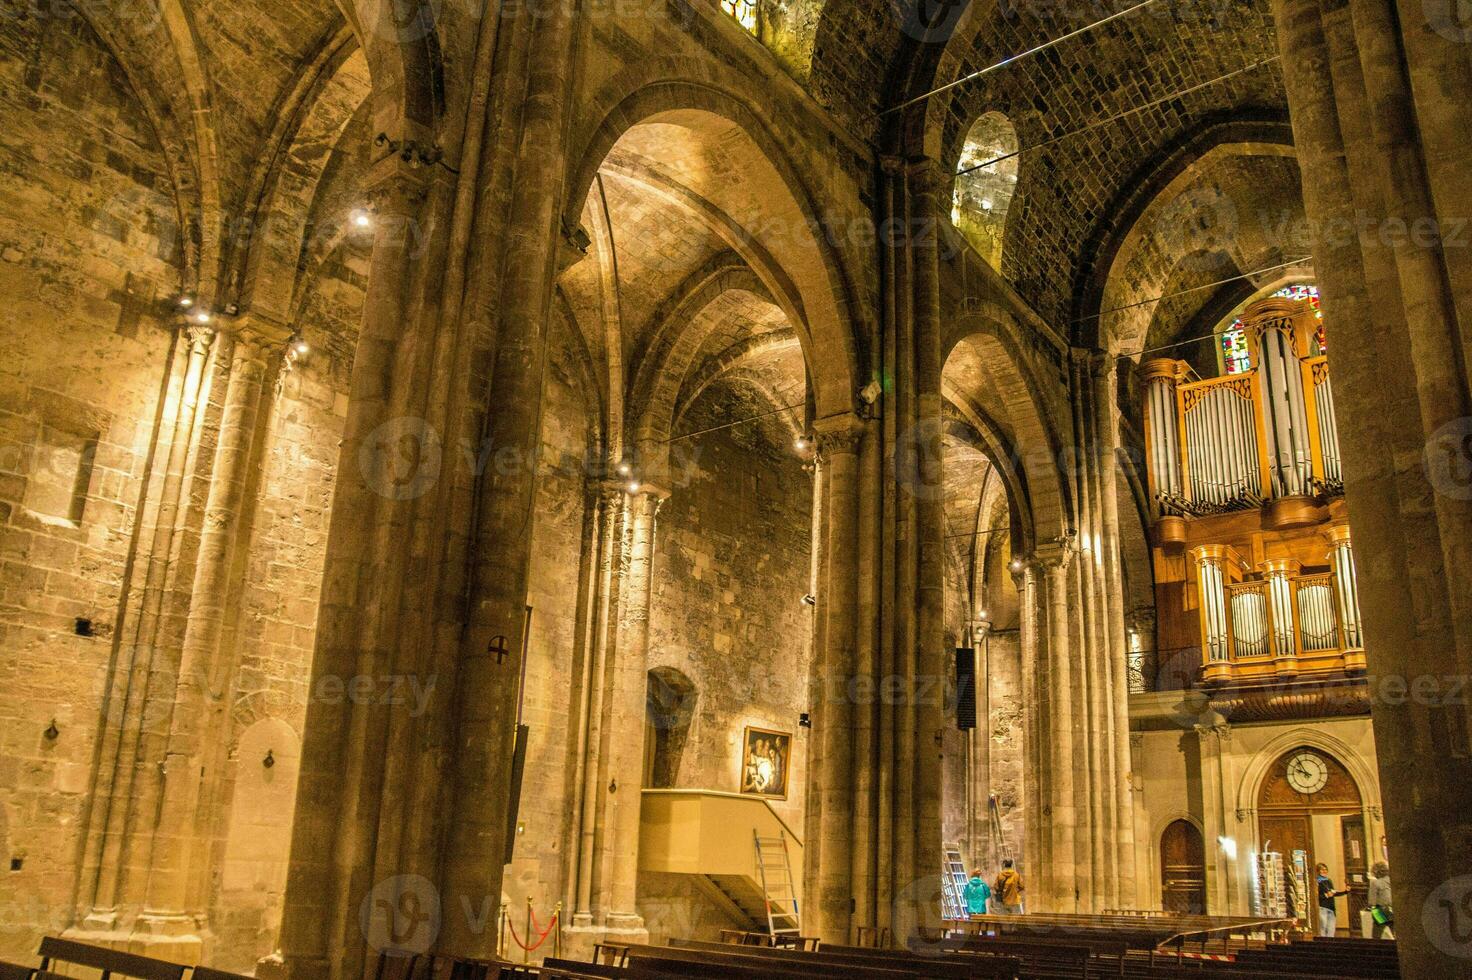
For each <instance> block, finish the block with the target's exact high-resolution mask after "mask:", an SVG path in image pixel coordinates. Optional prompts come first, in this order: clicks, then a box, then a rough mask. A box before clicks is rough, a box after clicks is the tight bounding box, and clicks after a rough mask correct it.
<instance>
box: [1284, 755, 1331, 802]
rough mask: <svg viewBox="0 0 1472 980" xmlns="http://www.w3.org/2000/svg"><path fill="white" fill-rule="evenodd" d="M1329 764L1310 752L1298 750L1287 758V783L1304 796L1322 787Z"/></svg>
mask: <svg viewBox="0 0 1472 980" xmlns="http://www.w3.org/2000/svg"><path fill="white" fill-rule="evenodd" d="M1328 781H1329V766H1328V765H1327V764H1326V763H1325V762H1324V760H1323V759H1321V758H1319V757H1318V756H1317V755H1315V754H1314V753H1312V752H1300V753H1298V754H1297V755H1295V756H1293V757H1292V758H1290V759H1289V760H1288V785H1289V786H1291V787H1293V789H1294V790H1296V791H1297V792H1299V793H1302V794H1304V795H1305V796H1311V795H1312V794H1314V793H1317V792H1318V791H1319V790H1321V789H1323V788H1324V784H1325V783H1327V782H1328Z"/></svg>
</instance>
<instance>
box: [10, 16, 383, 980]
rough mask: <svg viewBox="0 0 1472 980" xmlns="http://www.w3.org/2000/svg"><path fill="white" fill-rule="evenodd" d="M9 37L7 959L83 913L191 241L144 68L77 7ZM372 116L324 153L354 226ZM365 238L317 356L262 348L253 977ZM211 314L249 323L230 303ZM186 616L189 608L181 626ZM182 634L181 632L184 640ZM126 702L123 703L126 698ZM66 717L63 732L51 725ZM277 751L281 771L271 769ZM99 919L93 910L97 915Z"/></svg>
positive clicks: (249, 585)
mask: <svg viewBox="0 0 1472 980" xmlns="http://www.w3.org/2000/svg"><path fill="white" fill-rule="evenodd" d="M47 11H48V16H46V17H42V18H34V19H33V18H30V17H25V16H16V17H12V18H7V19H6V20H5V24H4V29H3V30H0V106H3V111H4V114H5V117H6V119H7V129H6V133H7V134H8V135H6V136H3V137H0V140H3V143H4V145H3V148H0V153H3V155H4V157H5V159H6V161H7V164H6V169H5V173H4V175H3V177H0V279H3V282H4V288H5V293H6V296H7V297H8V300H9V301H8V303H7V304H6V308H5V310H4V311H3V312H0V332H3V337H4V339H3V346H4V348H5V349H6V351H7V353H8V356H7V357H6V358H5V361H4V364H3V365H0V392H3V394H0V446H3V455H0V542H3V543H0V550H3V565H0V589H3V595H4V599H3V604H0V678H3V683H0V745H3V751H0V756H3V757H4V759H5V762H4V763H0V800H3V803H0V859H3V860H4V861H5V862H6V867H8V868H10V869H13V870H9V871H6V872H4V873H5V874H6V875H7V880H6V882H5V885H6V887H4V888H3V889H0V957H7V958H14V959H22V960H24V958H26V957H28V956H29V955H30V954H31V953H33V952H34V950H35V946H36V942H37V940H38V938H39V936H40V935H42V934H47V933H49V934H56V933H59V932H61V931H62V930H64V929H66V928H67V927H69V926H71V925H72V924H73V905H74V903H75V902H76V901H77V900H78V893H77V885H78V879H77V874H78V871H77V864H76V862H77V857H78V854H79V853H80V852H81V837H82V833H83V831H84V828H85V826H86V819H87V815H88V812H89V802H90V800H89V794H90V791H91V789H92V779H93V766H94V756H95V752H96V741H95V740H96V738H97V736H98V733H99V731H100V730H101V728H102V726H103V724H104V723H116V722H117V719H116V718H112V717H111V716H110V713H105V712H104V697H105V695H106V694H107V692H108V691H109V690H111V691H112V692H113V693H114V694H117V693H119V692H120V691H121V690H122V686H123V683H124V674H123V671H124V670H125V669H126V664H127V662H128V661H127V658H128V657H129V656H131V654H130V652H129V651H130V649H131V647H130V637H131V635H132V634H131V630H132V628H133V626H134V624H135V623H136V622H137V616H138V607H137V593H138V590H139V588H140V587H141V585H142V582H143V577H144V570H143V569H144V562H143V561H142V560H141V559H140V557H139V556H140V554H141V549H144V548H146V547H147V546H148V544H149V539H150V537H151V531H152V528H151V523H152V521H153V518H152V517H147V518H144V519H143V520H141V521H140V517H139V514H140V513H145V514H146V513H150V512H151V509H152V508H156V506H157V501H158V499H159V495H160V493H161V492H162V491H161V484H162V482H163V478H162V473H161V464H162V458H163V455H164V454H165V453H166V450H167V436H166V433H168V432H169V431H170V428H171V426H172V424H173V419H174V418H175V416H176V415H177V413H178V411H179V401H180V395H181V386H182V380H181V372H180V370H179V367H180V365H181V364H182V363H183V360H184V353H183V348H182V346H180V345H179V344H178V343H176V336H182V335H181V334H176V332H175V328H176V326H177V325H178V323H179V322H180V315H179V310H178V307H177V305H176V302H175V301H176V299H177V297H178V293H179V288H180V286H179V283H180V280H181V278H182V272H181V269H180V267H179V264H180V262H181V258H180V256H181V250H182V245H183V242H182V241H181V238H180V232H179V229H178V227H177V224H176V211H175V204H174V199H173V195H172V185H171V177H170V172H169V170H168V168H167V166H166V165H165V161H164V156H163V152H162V150H161V148H160V146H159V145H158V143H157V141H156V139H155V136H154V130H153V128H152V124H151V122H150V120H149V117H148V114H147V113H146V111H145V110H144V108H143V106H142V104H141V102H140V101H139V100H138V99H137V98H136V97H135V96H134V93H133V91H132V89H131V88H130V84H129V81H128V78H127V76H126V75H125V74H124V72H123V71H122V69H121V68H120V67H119V66H118V65H117V63H116V62H115V61H113V59H112V57H111V56H110V55H109V54H108V52H107V49H106V48H105V46H104V45H103V44H102V43H101V42H100V41H99V40H98V39H97V37H96V36H95V35H94V34H93V33H92V32H91V30H90V29H89V28H88V27H87V26H86V25H85V23H84V22H83V21H82V20H81V19H80V18H79V17H76V16H73V15H71V14H70V13H69V11H70V8H68V7H66V6H64V5H62V6H55V5H53V6H51V7H48V8H47ZM365 129H366V124H360V125H358V126H357V127H355V128H352V129H350V130H349V132H348V134H347V135H346V136H345V137H344V138H343V142H342V144H341V145H340V146H341V147H345V148H346V149H341V148H340V149H337V150H334V149H333V148H332V147H330V146H329V147H325V148H323V152H324V153H325V154H326V155H327V157H328V160H327V163H326V173H327V176H326V178H325V180H324V189H323V191H322V193H321V194H320V195H319V197H318V202H319V207H324V208H326V209H328V210H329V211H331V212H334V213H332V214H327V215H324V216H322V217H324V218H326V219H335V221H336V223H337V224H338V225H339V226H341V225H343V224H344V223H345V213H343V214H337V213H335V212H340V211H343V209H344V208H345V207H347V206H349V202H351V201H352V200H353V199H354V197H355V195H356V187H357V183H358V179H359V174H360V171H361V162H362V161H361V156H362V151H363V150H366V148H367V146H368V134H366V132H365ZM364 244H365V243H364V242H363V241H361V240H356V239H354V238H353V237H352V236H347V237H345V238H344V239H343V240H341V241H339V242H336V243H335V244H333V245H332V246H331V247H329V248H326V249H323V250H322V253H321V254H318V255H315V256H313V257H312V261H311V263H310V264H309V270H310V271H309V272H308V274H307V275H306V276H304V277H303V285H302V287H301V294H300V296H299V300H300V302H299V304H298V306H297V309H298V314H299V320H298V322H297V323H296V325H295V326H296V327H297V328H298V329H299V331H300V337H301V339H302V340H303V341H305V342H306V344H307V345H308V347H309V349H310V350H309V352H308V353H306V354H304V355H301V356H299V357H295V358H294V359H293V363H292V366H291V367H290V368H289V369H287V370H285V371H278V367H279V365H280V364H281V363H282V358H281V354H282V351H283V348H282V347H281V346H279V345H278V346H277V347H275V348H274V349H273V350H271V351H270V352H268V368H267V373H266V386H267V392H266V395H265V397H264V399H263V404H262V408H261V412H260V415H259V417H258V421H257V428H256V436H255V442H256V446H257V450H256V465H253V466H252V468H251V472H250V476H249V487H248V493H249V495H250V499H251V500H252V501H254V504H253V506H251V507H249V508H247V510H248V513H247V514H246V515H244V517H243V523H242V533H241V539H240V540H241V541H242V542H243V543H242V546H241V548H240V549H239V552H238V553H237V555H236V558H235V567H234V573H233V581H234V582H235V585H234V586H233V587H232V594H231V595H230V597H229V600H228V602H227V607H228V608H229V609H230V610H231V611H230V612H229V613H227V615H226V622H225V627H224V634H223V638H222V641H221V642H222V647H223V648H224V649H225V650H226V651H227V653H226V658H225V659H226V660H227V661H228V662H230V663H231V664H232V665H234V666H233V669H232V670H231V672H230V674H228V675H227V676H226V677H225V678H223V681H224V682H225V683H226V684H227V685H233V687H232V688H230V689H228V690H227V694H226V698H225V701H224V704H225V706H226V710H227V715H228V718H227V720H226V721H225V723H224V728H223V730H222V733H223V739H222V741H221V743H220V745H219V746H218V747H217V749H216V751H215V755H214V757H213V761H212V762H211V763H210V764H209V767H208V768H209V771H208V772H207V778H206V780H205V781H204V783H203V792H204V795H203V797H202V800H203V809H202V813H203V814H204V820H205V826H202V827H201V828H199V830H200V833H201V837H202V839H203V841H204V848H205V850H206V852H207V853H208V855H209V860H208V862H206V863H207V866H201V867H198V868H197V869H195V871H194V872H193V874H194V875H195V877H196V878H197V879H198V880H199V881H200V882H201V883H202V884H201V887H202V888H203V890H204V891H205V892H206V893H208V894H209V895H210V896H211V897H210V900H209V908H210V923H209V926H210V930H211V935H210V936H209V937H207V940H206V942H207V945H208V944H210V943H213V944H214V945H215V946H216V947H217V948H218V950H219V955H218V957H217V958H216V959H215V962H216V965H219V966H223V967H225V968H229V969H247V968H249V967H251V966H252V965H253V964H254V962H255V960H256V959H257V958H259V956H261V955H263V954H265V953H267V952H269V951H270V950H271V949H272V948H273V947H274V943H275V938H276V928H277V924H278V922H279V916H280V904H281V897H282V896H281V892H282V888H283V886H284V880H285V861H286V852H285V843H286V841H287V840H289V828H290V825H291V816H292V804H293V801H294V799H295V791H296V779H295V771H296V770H295V759H296V756H297V754H298V745H299V742H300V736H301V728H302V722H303V718H304V715H305V708H306V703H307V698H308V690H307V676H308V669H309V662H310V657H311V651H312V646H313V630H314V626H315V619H316V613H317V590H318V587H319V585H320V579H321V569H322V558H323V551H324V549H325V538H326V522H327V517H328V514H329V511H330V506H331V492H332V487H333V481H334V475H335V471H336V465H337V457H338V440H339V439H340V437H341V433H342V419H343V417H344V416H345V414H346V400H347V390H348V380H349V377H350V373H351V369H352V357H353V350H354V347H355V345H356V335H357V322H358V317H359V313H360V310H361V306H362V297H363V289H364V284H365V278H366V272H367V268H366V260H367V255H366V250H365V248H364ZM212 326H215V327H218V328H220V330H222V331H226V330H230V329H231V324H230V322H229V320H228V318H226V319H224V320H216V322H215V323H214V324H212ZM225 350H227V348H226V347H225V346H224V345H223V344H222V343H221V342H220V341H216V343H215V346H214V348H213V349H212V351H211V353H210V354H208V355H207V361H206V365H207V370H206V374H207V375H210V376H212V380H210V381H208V382H207V386H206V387H205V389H204V390H203V391H202V396H201V397H202V400H203V402H204V406H205V407H204V410H203V412H202V413H201V416H200V419H199V422H198V424H197V425H196V427H195V428H194V429H193V430H192V432H191V435H190V438H191V440H192V442H191V444H192V445H193V446H194V449H193V451H192V455H191V457H190V463H191V465H192V466H193V467H194V470H193V472H194V473H196V474H197V476H196V477H195V478H193V479H192V480H191V479H190V478H188V477H187V476H186V479H185V492H184V494H183V496H182V498H181V500H182V502H183V504H184V506H185V508H186V511H185V515H186V516H185V517H184V518H183V519H182V524H181V526H182V527H183V528H184V531H185V533H184V534H183V535H182V536H180V537H178V538H176V543H175V545H174V548H175V554H176V555H177V556H178V559H177V560H178V562H179V564H178V566H177V567H178V569H179V572H178V574H179V576H181V578H180V582H181V583H183V584H186V585H187V582H188V581H189V579H188V578H187V577H184V576H188V575H189V567H190V566H189V564H188V562H189V561H190V560H191V559H192V556H193V554H194V550H193V549H194V547H195V544H194V542H195V540H196V538H195V535H196V534H197V528H198V527H199V514H200V508H202V507H203V505H204V502H205V498H206V492H207V485H208V479H209V474H210V472H211V470H212V464H211V460H210V454H211V453H212V451H213V448H214V446H215V444H216V427H217V425H218V420H219V413H220V410H221V399H222V398H223V397H224V395H223V392H224V390H225V388H226V385H227V383H228V379H229V369H230V365H229V363H228V360H227V359H226V357H225V356H224V351H225ZM173 622H174V623H175V624H176V626H177V625H178V624H179V623H180V622H181V621H180V620H177V619H176V620H174V621H173ZM174 629H175V627H166V633H165V634H164V635H166V636H167V635H174V633H173V632H172V631H173V630H174ZM114 703H116V702H114ZM53 721H54V722H55V730H56V735H55V737H54V738H52V737H48V735H47V731H48V729H49V728H50V726H51V724H52V722H53ZM267 753H270V756H271V761H272V764H271V765H270V766H266V765H265V764H264V763H265V759H266V756H267ZM83 911H85V910H83Z"/></svg>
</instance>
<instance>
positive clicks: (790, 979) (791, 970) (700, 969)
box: [0, 936, 1399, 980]
mask: <svg viewBox="0 0 1472 980" xmlns="http://www.w3.org/2000/svg"><path fill="white" fill-rule="evenodd" d="M751 942H752V939H751V938H750V937H739V938H738V937H734V936H733V937H728V941H727V942H724V943H708V942H700V941H696V940H678V939H677V940H674V941H673V942H671V944H670V945H669V946H651V945H629V946H617V947H601V948H600V950H599V953H600V955H599V956H598V959H599V960H600V962H596V963H578V962H574V961H571V960H562V959H550V960H547V961H546V962H545V963H543V965H542V966H541V967H540V968H533V967H517V966H512V965H510V964H504V963H498V962H493V961H486V960H464V959H455V958H445V957H429V956H424V957H418V956H410V957H401V956H381V957H380V958H379V961H378V965H377V970H376V980H507V978H513V977H533V976H537V977H543V978H548V980H591V978H624V977H628V978H634V980H641V978H677V977H693V978H705V977H730V978H733V980H813V978H818V977H822V978H825V980H826V978H828V977H831V976H835V975H837V976H842V977H845V978H852V980H964V978H997V980H1000V978H1026V980H1033V978H1038V980H1052V978H1059V980H1063V978H1069V980H1072V978H1080V980H1088V978H1093V977H1108V976H1119V977H1127V978H1131V980H1181V978H1185V980H1270V978H1277V977H1283V976H1293V977H1297V978H1300V980H1317V978H1330V977H1333V978H1343V977H1350V978H1366V980H1398V977H1399V971H1398V966H1397V963H1396V959H1395V944H1394V943H1392V942H1377V941H1373V940H1346V939H1335V940H1325V939H1320V940H1314V941H1311V942H1297V943H1290V944H1277V945H1269V946H1264V947H1262V948H1258V949H1239V950H1237V951H1236V952H1235V953H1234V961H1233V962H1230V963H1226V962H1214V961H1211V960H1199V959H1198V960H1181V961H1178V960H1177V959H1176V957H1175V956H1174V955H1172V954H1170V953H1163V952H1160V951H1156V950H1141V949H1138V948H1134V949H1131V948H1129V943H1128V941H1127V940H1119V941H1116V942H1114V943H1111V942H1110V941H1108V940H1106V939H1104V938H1101V937H1099V936H1091V937H1088V938H1087V939H1086V940H1085V941H1083V942H1079V941H1077V940H1076V939H1070V940H1062V939H1056V940H1055V939H1047V938H1038V937H1018V936H1001V937H998V936H965V937H962V936H954V937H949V938H947V939H945V940H942V941H940V942H936V941H934V940H918V939H917V940H912V944H911V948H910V949H908V950H894V949H874V948H869V947H859V946H836V945H823V946H821V947H819V948H816V949H815V948H813V947H814V946H816V945H817V944H816V943H815V942H812V941H797V942H789V943H787V944H786V945H785V946H783V947H773V946H757V945H750V943H751ZM39 955H40V958H41V965H40V966H39V967H25V966H18V965H13V964H5V963H0V980H64V978H63V974H61V973H59V972H57V971H58V970H60V969H62V968H69V967H82V968H85V969H88V970H92V971H96V972H97V973H98V974H99V975H100V977H99V980H112V978H130V980H248V978H245V977H241V976H240V975H238V974H233V973H225V972H222V971H219V970H213V969H209V968H207V967H185V966H180V965H178V964H174V963H167V962H165V961H163V960H156V959H152V958H150V957H146V956H139V955H137V954H133V953H126V952H121V951H118V950H112V949H105V948H102V947H97V946H89V945H87V944H84V943H78V942H73V941H70V940H63V939H55V938H47V939H45V940H43V941H42V943H41V948H40V953H39Z"/></svg>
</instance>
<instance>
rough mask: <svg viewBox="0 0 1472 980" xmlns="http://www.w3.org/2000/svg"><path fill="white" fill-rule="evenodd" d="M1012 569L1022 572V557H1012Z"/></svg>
mask: <svg viewBox="0 0 1472 980" xmlns="http://www.w3.org/2000/svg"><path fill="white" fill-rule="evenodd" d="M1012 571H1014V572H1020V571H1022V559H1021V558H1013V559H1012Z"/></svg>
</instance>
